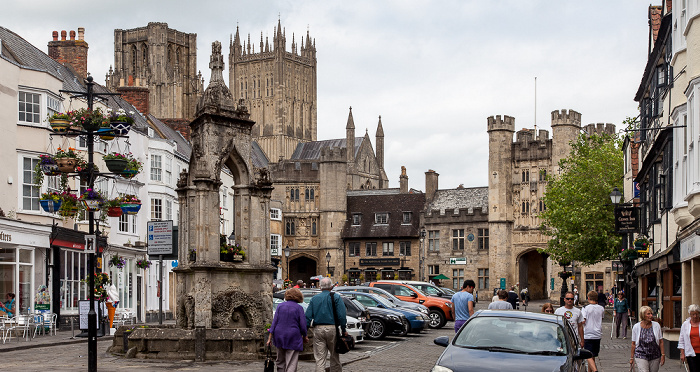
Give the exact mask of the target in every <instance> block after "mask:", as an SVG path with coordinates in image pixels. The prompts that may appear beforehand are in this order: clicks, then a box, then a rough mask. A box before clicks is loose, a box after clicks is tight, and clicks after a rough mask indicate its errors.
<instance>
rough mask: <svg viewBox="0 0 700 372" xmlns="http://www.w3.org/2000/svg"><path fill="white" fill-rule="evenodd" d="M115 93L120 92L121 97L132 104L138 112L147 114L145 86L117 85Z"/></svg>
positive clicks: (146, 90) (146, 91) (146, 89)
mask: <svg viewBox="0 0 700 372" xmlns="http://www.w3.org/2000/svg"><path fill="white" fill-rule="evenodd" d="M117 93H121V95H122V98H123V99H124V100H125V101H127V102H129V103H131V104H132V105H134V107H136V109H137V110H139V112H141V113H142V114H144V115H148V88H147V87H119V88H117Z"/></svg>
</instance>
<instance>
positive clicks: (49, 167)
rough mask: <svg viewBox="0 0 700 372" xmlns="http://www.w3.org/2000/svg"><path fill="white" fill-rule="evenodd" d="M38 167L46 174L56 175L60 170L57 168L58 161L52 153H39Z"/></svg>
mask: <svg viewBox="0 0 700 372" xmlns="http://www.w3.org/2000/svg"><path fill="white" fill-rule="evenodd" d="M39 167H40V168H41V171H42V172H43V173H44V174H45V175H47V176H58V175H59V174H61V171H60V170H58V163H56V159H54V157H53V156H52V155H39Z"/></svg>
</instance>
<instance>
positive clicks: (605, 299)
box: [598, 287, 608, 307]
mask: <svg viewBox="0 0 700 372" xmlns="http://www.w3.org/2000/svg"><path fill="white" fill-rule="evenodd" d="M607 302H608V296H606V295H605V293H603V287H598V305H600V306H602V307H605V304H606V303H607Z"/></svg>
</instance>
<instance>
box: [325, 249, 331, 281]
mask: <svg viewBox="0 0 700 372" xmlns="http://www.w3.org/2000/svg"><path fill="white" fill-rule="evenodd" d="M326 272H327V273H328V277H329V278H330V277H331V252H326Z"/></svg>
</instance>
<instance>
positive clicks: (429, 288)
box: [415, 285, 442, 296]
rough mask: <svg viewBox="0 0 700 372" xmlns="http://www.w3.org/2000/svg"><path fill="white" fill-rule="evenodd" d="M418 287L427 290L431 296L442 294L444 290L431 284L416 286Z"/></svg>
mask: <svg viewBox="0 0 700 372" xmlns="http://www.w3.org/2000/svg"><path fill="white" fill-rule="evenodd" d="M415 287H416V288H418V289H420V290H421V291H423V292H425V293H426V294H427V295H429V296H440V295H442V292H440V290H439V289H437V288H435V287H433V286H429V285H422V286H420V287H417V286H415Z"/></svg>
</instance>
